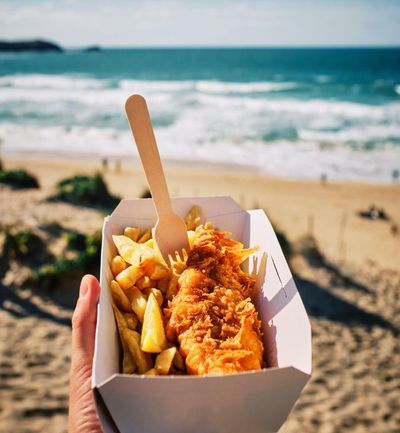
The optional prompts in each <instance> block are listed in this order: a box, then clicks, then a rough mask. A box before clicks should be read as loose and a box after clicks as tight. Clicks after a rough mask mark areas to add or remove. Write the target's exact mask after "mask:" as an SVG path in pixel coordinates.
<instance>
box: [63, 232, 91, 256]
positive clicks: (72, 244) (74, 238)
mask: <svg viewBox="0 0 400 433" xmlns="http://www.w3.org/2000/svg"><path fill="white" fill-rule="evenodd" d="M63 237H64V239H65V241H66V244H67V245H66V249H67V250H78V251H82V250H84V249H85V247H86V236H85V235H83V234H82V233H79V232H77V231H75V230H65V231H64V233H63Z"/></svg>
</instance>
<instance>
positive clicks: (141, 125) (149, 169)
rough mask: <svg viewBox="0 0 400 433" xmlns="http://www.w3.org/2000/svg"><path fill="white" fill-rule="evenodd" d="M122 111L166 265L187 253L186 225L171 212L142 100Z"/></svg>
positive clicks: (135, 98) (137, 98)
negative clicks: (153, 211) (150, 200)
mask: <svg viewBox="0 0 400 433" xmlns="http://www.w3.org/2000/svg"><path fill="white" fill-rule="evenodd" d="M125 110H126V114H127V116H128V121H129V124H130V126H131V129H132V134H133V137H134V139H135V142H136V146H137V148H138V151H139V155H140V159H141V160H142V164H143V168H144V172H145V174H146V177H147V182H148V184H149V187H150V191H151V195H152V197H153V201H154V204H155V207H156V212H157V217H158V219H157V223H156V226H155V229H154V238H155V241H156V243H157V246H158V248H159V250H160V252H161V255H162V256H163V258H164V260H165V262H166V263H170V257H171V256H172V257H173V256H174V255H175V256H176V252H178V254H179V252H180V251H182V249H185V250H186V251H189V240H188V236H187V228H186V224H185V222H184V221H183V219H182V218H181V217H180V216H178V215H177V214H176V213H175V212H174V210H173V208H172V204H171V199H170V196H169V193H168V187H167V182H166V180H165V176H164V171H163V168H162V164H161V159H160V154H159V152H158V147H157V142H156V138H155V136H154V131H153V127H152V125H151V120H150V115H149V111H148V109H147V104H146V100H145V99H144V98H143V96H140V95H132V96H130V97H129V98H128V99H127V101H126V103H125ZM182 256H183V254H182Z"/></svg>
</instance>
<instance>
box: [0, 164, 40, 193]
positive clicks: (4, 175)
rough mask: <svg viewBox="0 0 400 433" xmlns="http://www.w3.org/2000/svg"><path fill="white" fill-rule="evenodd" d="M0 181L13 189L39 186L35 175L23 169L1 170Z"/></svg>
mask: <svg viewBox="0 0 400 433" xmlns="http://www.w3.org/2000/svg"><path fill="white" fill-rule="evenodd" d="M0 183H4V184H6V185H8V186H11V187H12V188H15V189H23V188H39V182H38V180H37V179H36V177H35V176H33V175H32V174H30V173H28V172H27V171H25V170H1V169H0Z"/></svg>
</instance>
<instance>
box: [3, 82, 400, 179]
mask: <svg viewBox="0 0 400 433" xmlns="http://www.w3.org/2000/svg"><path fill="white" fill-rule="evenodd" d="M322 81H324V80H322ZM378 84H379V83H378ZM385 85H386V84H385ZM299 86H301V83H297V82H295V81H289V80H285V79H284V77H280V81H260V82H247V83H238V82H235V83H233V82H223V81H214V80H197V81H196V80H183V81H168V80H154V81H150V80H149V81H147V80H132V79H127V78H124V79H121V78H118V79H117V78H114V79H101V78H93V77H90V76H83V75H67V74H64V75H45V74H27V75H23V74H18V75H8V76H3V77H0V140H1V141H2V142H3V146H2V149H3V151H4V152H5V153H7V152H8V153H10V152H14V153H15V152H20V153H22V152H23V153H25V152H42V153H49V154H54V153H57V152H58V153H59V152H65V155H67V154H72V155H86V154H89V155H92V156H94V155H99V156H100V155H105V156H109V157H124V156H127V155H130V156H131V157H135V155H136V153H135V151H134V150H133V149H134V146H132V139H131V135H130V132H129V128H128V124H127V122H126V118H125V116H124V115H123V107H124V102H125V100H126V97H127V96H128V95H129V94H131V93H141V94H143V95H144V96H145V97H146V99H147V101H148V105H149V108H150V112H151V116H152V120H153V123H154V125H155V127H156V134H157V138H158V141H159V144H160V148H161V152H162V153H163V157H165V158H167V159H168V158H169V159H181V160H185V161H189V160H192V159H193V158H195V159H196V160H198V161H201V162H208V163H211V162H215V163H232V164H235V165H238V166H241V165H242V166H253V167H254V169H256V170H260V171H266V172H268V173H271V174H278V175H283V176H297V177H318V176H319V175H320V173H321V172H324V173H326V174H328V175H329V176H330V177H335V178H357V179H364V180H371V179H375V180H381V181H385V180H388V179H389V177H390V171H391V170H392V169H393V170H394V169H395V168H396V165H397V166H398V161H399V160H400V146H399V143H400V101H398V99H391V100H390V101H389V102H387V101H385V102H384V103H375V104H371V103H368V102H367V101H365V102H360V101H348V100H343V99H342V100H339V99H338V98H324V97H323V96H322V95H318V97H315V94H307V97H304V96H302V99H300V97H299V96H298V94H297V93H296V91H297V89H298V88H300V87H299ZM291 90H293V91H294V93H293V94H292V93H291ZM396 91H397V92H398V93H399V92H400V85H397V87H396ZM27 137H29V140H27ZM271 161H273V165H272V164H271ZM313 164H314V165H313ZM397 168H398V167H397ZM371 176H372V177H371Z"/></svg>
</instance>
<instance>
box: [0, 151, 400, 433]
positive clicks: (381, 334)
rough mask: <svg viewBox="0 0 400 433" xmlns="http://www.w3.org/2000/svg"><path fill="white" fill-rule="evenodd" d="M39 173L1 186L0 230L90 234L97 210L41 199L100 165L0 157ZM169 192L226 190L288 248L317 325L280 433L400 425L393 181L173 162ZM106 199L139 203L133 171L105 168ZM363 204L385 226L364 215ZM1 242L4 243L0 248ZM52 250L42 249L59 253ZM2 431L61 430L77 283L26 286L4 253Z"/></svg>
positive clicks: (397, 209)
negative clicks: (302, 381)
mask: <svg viewBox="0 0 400 433" xmlns="http://www.w3.org/2000/svg"><path fill="white" fill-rule="evenodd" d="M3 164H4V166H5V167H6V168H7V169H15V168H24V169H27V170H28V171H29V172H31V173H33V174H35V175H36V176H37V177H38V179H39V182H40V185H41V188H40V189H38V190H19V191H15V190H11V189H9V188H8V187H0V211H1V217H0V225H1V228H2V229H4V228H6V227H16V228H18V229H21V228H32V229H33V230H34V231H36V232H38V233H39V235H40V236H43V237H44V239H47V238H46V236H47V235H46V233H45V229H44V227H45V226H48V225H49V224H52V223H58V224H61V225H62V226H63V227H67V228H71V229H75V230H79V231H80V232H82V233H91V232H93V231H95V230H98V229H99V228H100V227H101V225H102V220H103V217H104V214H103V213H102V212H100V211H99V210H96V209H94V208H88V207H83V206H74V205H71V204H68V203H62V202H54V201H49V200H48V198H49V197H50V196H51V195H52V194H54V187H55V184H56V182H57V181H58V180H60V179H62V178H65V177H67V176H71V175H73V174H89V173H94V172H95V171H98V170H101V164H100V161H99V162H93V163H89V162H82V161H56V160H54V161H46V160H38V159H36V160H23V159H15V158H6V159H3ZM166 174H167V179H168V184H169V188H170V192H171V194H172V195H173V196H207V195H212V196H218V195H229V196H232V197H233V198H235V199H236V200H237V201H238V202H239V203H240V204H241V205H242V206H243V207H244V208H246V209H252V208H263V209H265V211H266V212H267V214H268V216H269V218H270V219H271V221H272V222H273V224H274V226H275V227H276V228H277V229H278V230H279V231H280V232H281V233H283V235H284V237H285V238H286V239H287V241H288V243H289V245H290V264H291V267H292V270H293V274H294V276H295V279H296V282H297V284H298V288H299V291H300V294H301V296H302V299H303V301H304V304H305V306H306V309H307V311H308V313H309V316H310V320H311V325H312V329H313V369H314V370H313V377H312V379H311V381H310V383H309V384H308V385H307V387H306V389H305V391H304V392H303V394H302V396H301V398H300V400H299V401H298V402H297V404H296V406H295V408H294V410H293V411H292V413H291V415H290V416H289V419H288V421H287V423H286V424H285V425H284V427H283V428H282V430H281V431H282V432H284V433H294V432H307V433H313V432H318V433H319V432H321V433H342V432H356V433H357V432H360V433H361V432H370V433H381V432H382V433H383V432H385V433H386V432H391V433H395V432H397V431H399V429H400V415H399V414H400V379H399V375H398V366H399V364H400V344H399V330H400V319H399V318H400V268H399V263H400V248H399V247H400V231H399V227H400V200H399V198H400V184H397V185H376V184H358V183H349V182H335V183H332V182H329V181H328V182H327V183H321V182H316V181H304V180H299V181H296V180H285V179H279V178H269V177H265V176H259V175H256V174H251V173H245V172H241V173H236V172H234V171H228V170H225V171H224V170H222V169H219V170H218V171H216V170H206V169H202V168H201V167H195V168H191V167H190V165H189V164H186V166H185V167H182V166H181V167H179V166H177V165H171V166H168V167H167V170H166ZM103 175H104V179H105V181H106V183H107V185H108V187H109V188H110V190H111V192H112V193H114V194H117V195H119V196H120V197H122V198H135V197H139V196H140V195H141V194H142V193H143V191H144V190H145V189H146V180H145V177H144V174H143V172H142V170H141V168H140V167H139V165H137V164H133V163H130V164H126V165H124V164H123V165H122V168H121V170H119V171H117V170H116V168H115V166H114V164H113V163H110V164H109V166H108V168H107V170H103ZM371 205H374V206H376V207H377V208H379V209H383V211H384V215H385V216H387V219H384V218H380V219H377V220H373V219H370V218H363V217H361V216H360V215H359V212H365V211H367V210H368V209H369V207H370V206H371ZM2 242H3V240H1V242H0V248H1V246H2V245H1V243H2ZM58 248H59V246H58V245H57V244H56V243H55V244H54V245H53V244H50V243H49V250H50V252H52V253H53V254H54V255H56V254H57V252H58ZM0 269H1V278H2V281H1V292H0V322H1V324H2V325H1V327H0V334H1V335H0V376H1V384H0V425H1V426H2V429H4V431H13V432H15V433H23V432H24V433H25V432H30V433H31V432H32V433H33V432H44V431H46V432H47V431H48V432H54V433H61V432H66V429H67V427H66V417H67V402H68V370H69V359H70V353H69V351H70V347H69V345H70V318H71V315H72V311H73V306H74V304H75V301H76V295H77V290H78V281H79V280H78V277H77V278H74V279H72V280H71V281H66V282H65V284H63V285H62V287H59V288H55V289H53V290H52V291H51V292H49V291H45V290H40V289H38V288H35V289H34V288H33V287H30V286H29V285H27V284H24V283H23V281H24V275H26V274H27V273H29V269H27V267H24V266H20V265H18V266H17V264H16V263H14V262H10V263H8V262H7V263H6V262H5V260H4V259H3V258H0Z"/></svg>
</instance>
